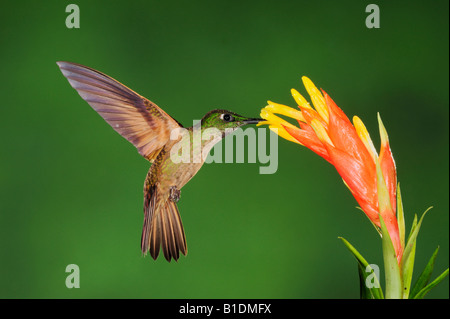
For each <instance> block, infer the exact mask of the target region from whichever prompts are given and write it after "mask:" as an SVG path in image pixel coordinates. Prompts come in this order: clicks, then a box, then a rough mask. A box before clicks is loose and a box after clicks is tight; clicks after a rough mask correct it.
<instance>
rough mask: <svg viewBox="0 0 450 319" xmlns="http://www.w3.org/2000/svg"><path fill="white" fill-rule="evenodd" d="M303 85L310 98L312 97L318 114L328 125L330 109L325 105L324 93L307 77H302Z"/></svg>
mask: <svg viewBox="0 0 450 319" xmlns="http://www.w3.org/2000/svg"><path fill="white" fill-rule="evenodd" d="M302 80H303V85H304V86H305V88H306V90H307V91H308V94H309V96H310V97H311V101H312V103H313V105H314V107H315V108H316V110H317V113H319V115H320V116H321V117H322V118H323V119H324V120H325V121H326V122H327V123H328V119H329V117H328V108H327V105H326V103H325V98H324V97H323V95H322V93H321V92H320V91H319V89H317V87H316V86H315V85H314V83H313V82H312V81H311V80H310V79H309V78H307V77H306V76H303V77H302Z"/></svg>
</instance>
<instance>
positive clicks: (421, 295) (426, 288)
mask: <svg viewBox="0 0 450 319" xmlns="http://www.w3.org/2000/svg"><path fill="white" fill-rule="evenodd" d="M447 276H448V268H447V269H446V270H445V271H444V272H443V273H442V274H441V275H440V276H439V277H437V278H436V279H435V280H433V281H432V282H431V283H430V284H429V285H427V286H425V288H423V289H422V290H420V291H419V293H418V294H417V295H415V296H414V299H423V297H425V295H426V294H427V293H428V292H429V291H430V290H431V289H433V288H434V287H436V285H438V284H439V283H440V282H441V281H442V280H444V278H445V277H447Z"/></svg>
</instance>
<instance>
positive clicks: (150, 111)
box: [57, 62, 181, 161]
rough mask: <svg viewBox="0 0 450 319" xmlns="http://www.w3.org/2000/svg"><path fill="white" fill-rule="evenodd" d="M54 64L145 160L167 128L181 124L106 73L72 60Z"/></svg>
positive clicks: (161, 143)
mask: <svg viewBox="0 0 450 319" xmlns="http://www.w3.org/2000/svg"><path fill="white" fill-rule="evenodd" d="M57 64H58V66H59V68H60V69H61V71H62V73H63V75H64V76H65V77H66V78H67V80H68V81H69V83H70V85H71V86H72V87H73V88H74V89H75V90H77V91H78V93H79V94H80V96H81V97H82V98H83V99H84V100H85V101H86V102H87V103H89V105H90V106H91V107H92V108H93V109H94V110H95V111H96V112H97V113H98V114H100V116H101V117H103V119H104V120H105V121H106V122H107V123H108V124H109V125H111V127H112V128H113V129H114V130H115V131H116V132H118V133H119V134H120V135H122V136H123V137H124V138H126V139H127V140H128V141H130V142H131V143H132V144H133V145H134V146H135V147H136V148H137V149H138V151H139V153H140V154H141V155H142V156H144V157H145V158H147V159H148V160H150V161H153V160H154V158H155V157H156V155H157V154H158V153H159V150H161V149H162V148H163V146H164V145H165V144H166V143H167V141H168V140H169V138H170V132H171V131H172V130H173V129H176V128H179V127H181V124H180V123H179V122H178V121H176V120H175V119H173V118H172V117H170V116H169V115H168V114H167V113H166V112H164V111H163V110H162V109H161V108H159V107H158V106H157V105H156V104H154V103H153V102H151V101H149V100H147V99H146V98H145V97H143V96H141V95H139V94H137V93H136V92H134V91H133V90H131V89H129V88H128V87H126V86H125V85H123V84H121V83H120V82H118V81H116V80H114V79H113V78H111V77H109V76H107V75H106V74H103V73H101V72H99V71H96V70H94V69H91V68H89V67H86V66H83V65H80V64H76V63H70V62H57Z"/></svg>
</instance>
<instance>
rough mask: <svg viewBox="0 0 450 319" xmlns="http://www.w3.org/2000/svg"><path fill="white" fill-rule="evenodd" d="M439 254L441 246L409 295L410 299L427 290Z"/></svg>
mask: <svg viewBox="0 0 450 319" xmlns="http://www.w3.org/2000/svg"><path fill="white" fill-rule="evenodd" d="M438 252H439V246H438V247H437V248H436V250H435V251H434V253H433V255H432V256H431V258H430V260H429V261H428V263H427V265H426V266H425V269H424V270H423V271H422V273H421V274H420V276H419V278H418V279H417V281H416V283H415V284H414V287H413V289H411V293H410V294H409V296H410V297H412V298H414V297H415V296H416V295H417V294H418V293H419V291H420V290H422V289H423V288H425V286H426V285H427V284H428V282H429V281H430V278H431V273H432V272H433V269H434V262H435V260H436V257H437V254H438Z"/></svg>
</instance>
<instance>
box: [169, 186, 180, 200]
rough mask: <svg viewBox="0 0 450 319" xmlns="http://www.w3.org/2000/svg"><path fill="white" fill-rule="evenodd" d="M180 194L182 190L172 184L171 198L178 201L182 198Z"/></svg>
mask: <svg viewBox="0 0 450 319" xmlns="http://www.w3.org/2000/svg"><path fill="white" fill-rule="evenodd" d="M180 195H181V191H180V190H179V189H178V188H177V187H176V186H172V187H171V188H170V195H169V199H170V200H171V201H172V202H174V203H178V201H179V200H180Z"/></svg>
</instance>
